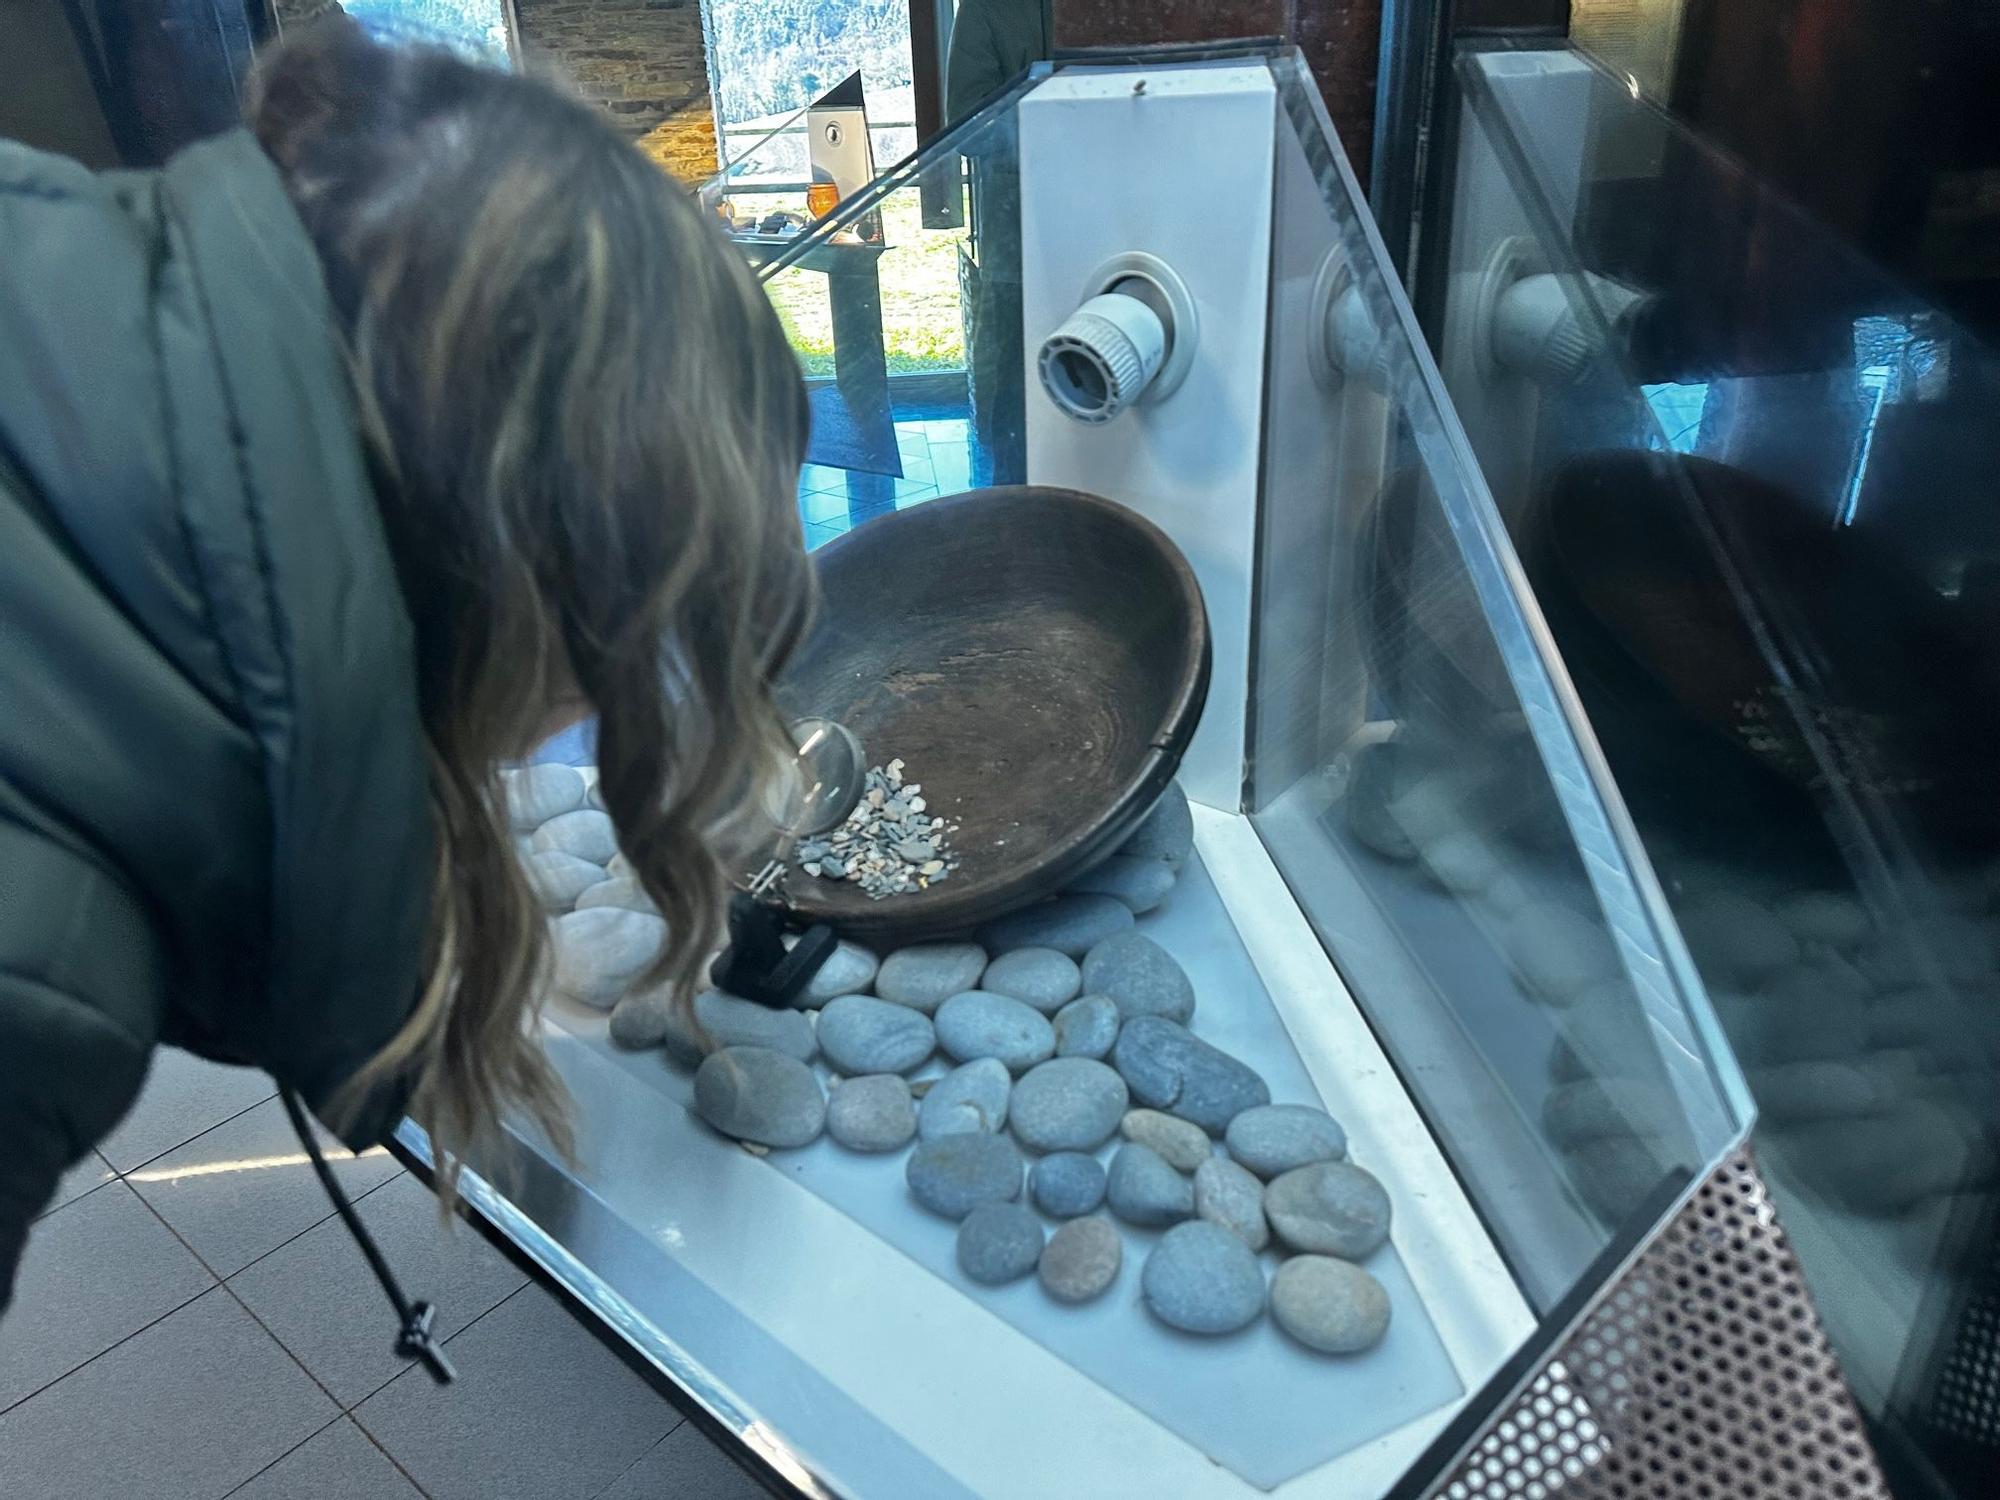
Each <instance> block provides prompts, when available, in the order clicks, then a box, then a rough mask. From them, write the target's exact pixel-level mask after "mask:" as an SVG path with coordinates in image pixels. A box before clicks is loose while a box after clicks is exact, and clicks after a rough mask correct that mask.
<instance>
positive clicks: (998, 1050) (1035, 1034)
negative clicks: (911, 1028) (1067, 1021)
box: [821, 990, 1056, 1073]
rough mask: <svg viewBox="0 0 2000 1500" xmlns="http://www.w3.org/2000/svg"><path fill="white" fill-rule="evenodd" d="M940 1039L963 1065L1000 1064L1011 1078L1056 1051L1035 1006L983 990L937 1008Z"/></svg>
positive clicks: (1051, 1034) (1052, 1032)
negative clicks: (990, 1061) (987, 1061)
mask: <svg viewBox="0 0 2000 1500" xmlns="http://www.w3.org/2000/svg"><path fill="white" fill-rule="evenodd" d="M937 1038H938V1044H939V1045H940V1046H942V1047H943V1048H944V1050H945V1051H946V1052H948V1053H950V1054H951V1056H952V1057H954V1058H956V1059H957V1060H958V1061H960V1062H971V1061H972V1060H973V1059H975V1058H980V1057H992V1058H997V1059H999V1061H1001V1062H1002V1063H1005V1064H1006V1066H1007V1070H1008V1071H1009V1072H1012V1073H1025V1072H1027V1070H1028V1069H1030V1068H1032V1067H1033V1066H1034V1065H1035V1064H1036V1063H1038V1062H1044V1061H1046V1060H1047V1059H1049V1058H1051V1057H1053V1056H1055V1051H1056V1033H1055V1028H1054V1027H1052V1026H1051V1025H1049V1018H1048V1017H1047V1016H1045V1015H1043V1014H1042V1013H1041V1012H1040V1011H1038V1010H1036V1009H1035V1008H1034V1007H1033V1006H1028V1005H1023V1004H1022V1003H1021V1002H1020V1001H1018V1000H1009V999H1008V998H1007V997H1006V996H1005V995H989V994H987V993H986V992H985V991H984V990H971V991H968V992H967V993H965V994H963V995H953V996H952V997H951V998H950V999H949V1000H947V1001H945V1003H944V1004H943V1005H940V1006H939V1007H938V1012H937ZM821 1045H824V1043H822V1044H821Z"/></svg>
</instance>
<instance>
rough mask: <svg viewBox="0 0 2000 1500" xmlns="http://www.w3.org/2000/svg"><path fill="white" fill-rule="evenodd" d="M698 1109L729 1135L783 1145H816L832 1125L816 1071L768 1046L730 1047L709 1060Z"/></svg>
mask: <svg viewBox="0 0 2000 1500" xmlns="http://www.w3.org/2000/svg"><path fill="white" fill-rule="evenodd" d="M694 1107H695V1112H696V1113H697V1114H699V1115H700V1116H701V1117H702V1118H703V1119H704V1120H706V1121H707V1122H708V1123H709V1124H710V1125H712V1126H714V1127H715V1128H716V1129H717V1130H719V1131H721V1132H722V1133H723V1134H724V1135H726V1136H731V1137H733V1138H734V1139H736V1140H739V1141H750V1142H754V1143H755V1144H757V1145H760V1146H775V1147H779V1148H781V1149H788V1148H791V1147H795V1146H805V1145H810V1144H811V1143H812V1142H813V1141H814V1140H816V1139H818V1137H819V1133H820V1130H821V1128H822V1127H824V1125H825V1124H826V1096H825V1095H824V1094H823V1093H821V1092H820V1086H819V1080H818V1079H817V1078H815V1077H813V1071H812V1069H811V1068H809V1067H807V1066H806V1065H805V1064H804V1063H802V1062H800V1061H799V1060H798V1059H797V1058H796V1057H787V1056H785V1054H784V1053H782V1052H773V1051H771V1050H770V1049H768V1048H765V1047H725V1048H723V1049H722V1050H721V1051H720V1052H716V1053H713V1054H711V1055H710V1056H709V1057H707V1058H706V1059H704V1060H703V1062H702V1065H701V1066H700V1067H699V1068H698V1069H696V1070H695V1075H694Z"/></svg>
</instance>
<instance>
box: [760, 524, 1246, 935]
mask: <svg viewBox="0 0 2000 1500" xmlns="http://www.w3.org/2000/svg"><path fill="white" fill-rule="evenodd" d="M813 557H814V563H815V566H816V567H817V569H818V573H819V583H820V591H821V597H820V610H819V616H818V619H817V620H816V622H815V624H814V627H813V630H812V633H811V635H810V636H809V637H808V638H807V640H806V641H805V643H804V645H803V646H802V647H801V648H800V650H799V652H798V654H797V656H796V657H795V659H794V660H793V662H792V664H791V666H790V667H789V669H788V670H787V671H786V673H785V675H784V677H783V679H782V680H781V682H780V683H779V688H778V696H779V700H780V702H781V703H782V704H783V706H784V708H785V710H786V712H787V713H788V714H790V715H791V716H792V717H795V718H796V717H801V716H804V715H808V714H821V715H825V716H826V717H828V718H833V719H838V720H840V721H841V722H842V723H843V724H845V725H847V727H848V728H849V729H851V730H853V731H854V733H855V734H856V735H857V736H859V738H860V740H861V744H862V747H863V749H864V750H865V751H866V752H867V756H868V763H869V764H870V765H885V764H887V763H888V762H889V761H890V760H891V759H893V758H895V757H898V756H900V757H901V758H902V759H903V761H904V763H905V766H906V770H905V772H904V774H905V776H906V777H908V778H909V779H910V780H913V781H917V782H920V783H922V785H923V795H924V798H925V800H926V802H928V804H929V811H930V812H931V813H932V814H942V815H943V816H945V817H947V818H950V819H951V820H952V821H953V822H955V823H957V824H958V825H959V831H958V833H957V834H956V835H955V836H954V837H953V839H952V847H953V850H954V851H955V852H956V854H957V855H958V857H959V859H960V861H961V863H960V865H959V868H958V869H957V870H956V871H954V872H953V873H952V875H951V878H950V879H949V880H947V881H946V882H945V883H944V884H942V885H937V886H933V887H932V888H931V889H930V890H928V891H920V892H916V893H913V894H910V895H902V896H889V897H885V898H884V899H882V900H880V901H874V900H870V899H869V898H868V897H867V896H865V895H863V894H862V892H861V890H860V888H859V887H858V886H856V885H852V884H844V883H840V882H835V881H829V880H822V879H819V878H818V877H816V876H810V875H804V874H801V873H799V872H798V871H796V870H794V871H793V872H792V873H791V875H790V877H789V878H788V880H787V883H786V886H785V888H784V892H785V897H786V900H787V902H788V905H789V907H790V911H791V915H792V918H793V920H794V921H796V922H799V923H801V924H804V923H810V922H819V921H824V922H831V923H832V924H834V925H835V926H836V927H837V928H839V929H840V930H841V932H842V933H843V934H845V935H847V936H850V937H854V938H857V939H861V940H864V941H874V942H909V941H914V940H917V939H919V938H927V937H943V936H950V935H955V934H962V933H969V932H971V931H973V930H975V929H976V928H978V927H979V926H980V925H982V924H983V923H985V922H988V921H991V920H992V919H993V918H995V917H998V916H1001V915H1002V914H1004V913H1006V912H1009V911H1012V910H1013V909H1015V908H1016V907H1019V906H1022V905H1024V904H1026V903H1027V902H1030V901H1033V900H1035V899H1036V898H1038V897H1041V896H1046V895H1051V894H1053V893H1055V892H1057V891H1059V890H1061V889H1062V888H1063V887H1064V885H1065V884H1067V883H1068V882H1069V881H1070V880H1072V879H1074V878H1075V877H1076V876H1078V875H1080V874H1082V873H1083V872H1084V871H1086V870H1088V869H1089V868H1090V867H1091V865H1092V864H1093V863H1094V862H1096V861H1097V860H1098V859H1100V858H1102V857H1103V856H1104V855H1106V854H1109V853H1110V852H1111V851H1112V850H1113V849H1114V848H1116V847H1117V846H1118V844H1119V843H1121V842H1122V841H1123V840H1124V839H1126V838H1127V837H1129V836H1130V834H1131V833H1132V831H1133V829H1134V828H1135V827H1136V826H1137V824H1138V822H1139V820H1140V819H1141V818H1142V817H1144V816H1145V814H1146V812H1147V811H1148V809H1149V808H1150V807H1151V806H1152V804H1153V801H1154V799H1155V798H1157V797H1158V796H1159V794H1160V793H1161V792H1162V791H1163V790H1164V789H1165V788H1166V785H1167V783H1168V782H1169V781H1170V780H1172V779H1173V775H1174V772H1175V770H1176V769H1177V768H1178V767H1179V765H1180V759H1181V754H1182V752H1183V751H1184V750H1185V749H1186V748H1187V743H1188V740H1189V739H1190V738H1192V736H1193V734H1194V729H1195V724H1196V722H1197V721H1198V720H1199V719H1200V717H1201V709H1202V704H1203V702H1204V700H1205V699H1206V698H1207V695H1208V673H1209V639H1208V616H1207V613H1206V611H1205V610H1204V609H1203V607H1202V601H1201V589H1200V587H1199V585H1197V584H1196V582H1195V577H1194V570H1193V569H1192V568H1190V567H1189V566H1188V563H1187V559H1185V558H1184V557H1182V556H1181V554H1180V553H1179V551H1178V550H1176V549H1175V547H1174V544H1173V543H1172V542H1170V541H1169V540H1167V537H1166V535H1165V533H1163V532H1162V531H1161V530H1160V529H1159V528H1158V527H1156V526H1154V525H1153V524H1152V523H1151V522H1150V521H1147V520H1145V519H1144V518H1143V517H1141V516H1139V515H1137V514H1135V513H1134V512H1132V511H1130V510H1127V509H1126V508H1125V507H1123V506H1122V505H1116V504H1114V503H1112V502H1111V501H1109V500H1105V499H1101V498H1099V497H1098V496H1096V495H1086V494H1081V493H1079V492H1077V491H1074V490H1056V489H1041V488H1035V487H1023V488H1010V489H991V490H976V491H973V492H972V493H969V494H964V495H955V496H952V497H950V498H948V499H943V500H933V501H930V502H929V503H927V504H924V505H920V506H917V507H915V508H913V509H911V510H906V511H899V512H896V513H895V514H892V515H885V516H882V517H881V518H879V519H877V520H873V521H870V522H868V523H867V524H866V525H864V526H861V527H859V528H857V529H856V530H854V531H852V532H849V533H848V534H847V535H846V536H843V537H840V538H839V539H837V540H835V541H833V542H829V543H828V544H827V545H826V546H824V547H821V548H820V549H819V550H818V551H817V552H816V553H814V554H813Z"/></svg>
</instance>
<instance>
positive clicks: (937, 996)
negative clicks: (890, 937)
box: [875, 943, 986, 1015]
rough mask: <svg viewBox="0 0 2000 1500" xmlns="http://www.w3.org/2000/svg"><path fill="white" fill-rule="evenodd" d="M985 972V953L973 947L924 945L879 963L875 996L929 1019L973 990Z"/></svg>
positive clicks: (890, 956) (900, 950) (978, 947)
mask: <svg viewBox="0 0 2000 1500" xmlns="http://www.w3.org/2000/svg"><path fill="white" fill-rule="evenodd" d="M985 972H986V950H985V949H984V948H982V947H980V946H979V945H978V944H977V943H924V944H920V945H919V946H917V947H914V948H903V949H899V950H898V951H897V952H895V953H891V954H890V955H889V956H888V957H887V958H885V959H883V960H882V967H881V971H880V972H879V973H878V974H876V976H875V993H876V994H877V995H879V996H881V997H882V998H883V999H884V1000H893V1001H895V1002H896V1003H897V1004H898V1005H907V1006H910V1007H911V1008H912V1009H915V1010H920V1011H923V1012H924V1013H925V1014H926V1015H929V1014H932V1013H934V1012H935V1011H936V1010H937V1008H938V1007H939V1006H940V1005H942V1004H944V1002H945V1001H947V1000H949V999H950V998H951V997H952V996H953V995H960V994H963V993H965V992H966V991H967V990H973V989H977V988H978V987H979V977H980V975H982V974H984V973H985Z"/></svg>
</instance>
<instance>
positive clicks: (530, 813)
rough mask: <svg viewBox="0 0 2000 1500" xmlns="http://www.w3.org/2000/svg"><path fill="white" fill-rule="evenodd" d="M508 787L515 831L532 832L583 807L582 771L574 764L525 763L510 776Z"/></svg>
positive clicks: (507, 780) (509, 818)
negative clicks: (553, 819)
mask: <svg viewBox="0 0 2000 1500" xmlns="http://www.w3.org/2000/svg"><path fill="white" fill-rule="evenodd" d="M506 787H507V818H508V821H509V822H510V823H512V824H513V826H514V831H515V832H516V833H533V832H534V831H535V830H536V829H537V828H540V827H541V826H542V825H543V824H544V823H546V822H548V821H549V819H551V818H559V817H561V816H562V815H563V814H564V813H566V812H575V811H576V810H577V809H578V808H579V807H582V806H583V798H584V792H585V787H584V784H583V773H582V772H580V771H578V770H577V769H576V768H575V767H574V766H562V765H543V766H524V767H522V768H521V769H520V770H518V771H514V772H512V773H510V774H509V775H508V776H507V778H506Z"/></svg>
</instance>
